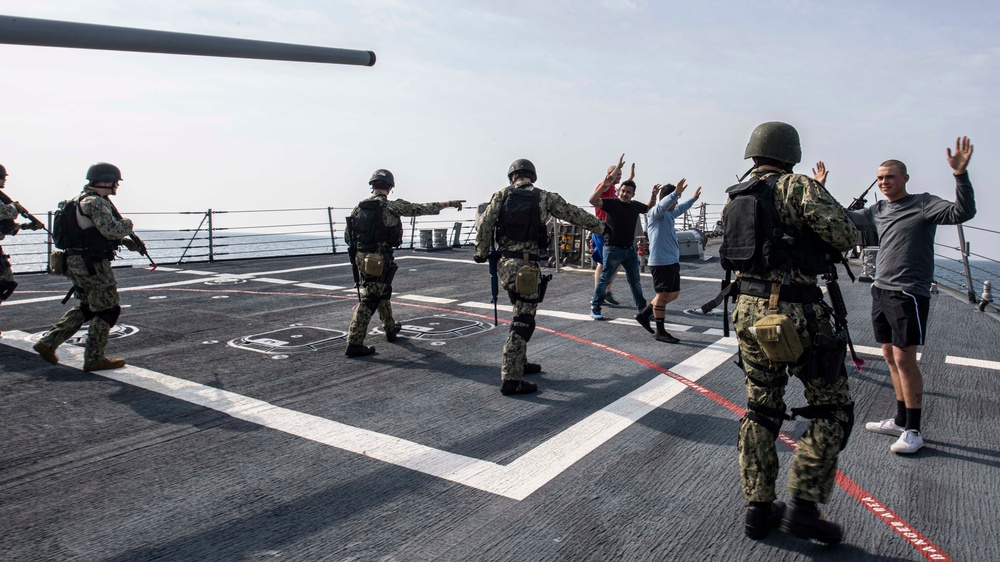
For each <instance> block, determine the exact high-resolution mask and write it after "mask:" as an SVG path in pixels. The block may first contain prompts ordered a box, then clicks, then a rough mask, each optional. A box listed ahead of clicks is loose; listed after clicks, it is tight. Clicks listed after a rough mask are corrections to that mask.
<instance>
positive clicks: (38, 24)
mask: <svg viewBox="0 0 1000 562" xmlns="http://www.w3.org/2000/svg"><path fill="white" fill-rule="evenodd" d="M0 43H8V44H11V45H33V46H39V47H66V48H70V49H99V50H105V51H134V52H140V53H163V54H173V55H197V56H206V57H226V58H241V59H263V60H283V61H296V62H318V63H327V64H353V65H358V66H372V65H374V64H375V53H373V52H371V51H359V50H354V49H337V48H334V47H316V46H312V45H297V44H294V43H277V42H273V41H257V40H253V39H237V38H233V37H218V36H214V35H196V34H193V33H176V32H172V31H156V30H152V29H137V28H134V27H117V26H112V25H97V24H89V23H75V22H68V21H55V20H44V19H35V18H22V17H16V16H4V15H0Z"/></svg>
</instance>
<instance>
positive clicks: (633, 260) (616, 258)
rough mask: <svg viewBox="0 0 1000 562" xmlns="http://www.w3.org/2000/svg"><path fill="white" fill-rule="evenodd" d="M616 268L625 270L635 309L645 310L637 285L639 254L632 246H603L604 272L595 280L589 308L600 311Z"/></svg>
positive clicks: (644, 303) (640, 287)
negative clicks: (620, 267)
mask: <svg viewBox="0 0 1000 562" xmlns="http://www.w3.org/2000/svg"><path fill="white" fill-rule="evenodd" d="M618 266H622V267H623V268H624V269H625V279H627V280H628V287H629V289H631V290H632V300H634V301H635V309H636V310H642V309H644V308H646V298H645V297H643V296H642V285H640V284H639V254H637V253H636V251H635V247H634V246H629V247H627V248H625V247H622V246H608V245H607V244H605V245H604V270H603V271H601V277H600V278H599V279H598V280H597V287H595V288H594V297H593V298H592V299H590V307H591V308H592V309H594V310H595V311H597V312H600V311H601V305H602V304H604V296H605V294H607V291H608V283H611V276H612V275H614V273H615V271H617V270H618Z"/></svg>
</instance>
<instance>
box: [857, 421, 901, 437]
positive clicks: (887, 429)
mask: <svg viewBox="0 0 1000 562" xmlns="http://www.w3.org/2000/svg"><path fill="white" fill-rule="evenodd" d="M865 429H867V430H868V431H872V432H875V433H881V434H882V435H902V434H903V428H902V427H899V426H898V425H896V420H895V419H893V418H889V419H887V420H882V421H877V422H868V423H866V424H865Z"/></svg>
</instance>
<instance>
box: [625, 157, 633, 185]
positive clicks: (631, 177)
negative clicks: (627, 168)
mask: <svg viewBox="0 0 1000 562" xmlns="http://www.w3.org/2000/svg"><path fill="white" fill-rule="evenodd" d="M622 156H624V154H623V155H622ZM634 179H635V162H632V171H631V172H629V175H628V181H632V180H634Z"/></svg>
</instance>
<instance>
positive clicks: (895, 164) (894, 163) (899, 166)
mask: <svg viewBox="0 0 1000 562" xmlns="http://www.w3.org/2000/svg"><path fill="white" fill-rule="evenodd" d="M878 167H879V168H896V170H898V171H899V173H900V174H906V164H903V163H902V162H900V161H899V160H886V161H885V162H882V163H881V164H879V165H878Z"/></svg>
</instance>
